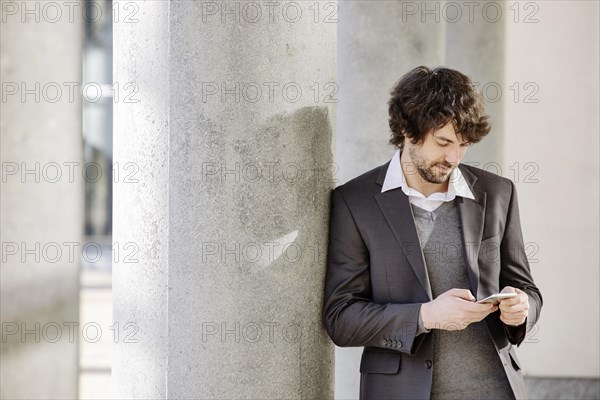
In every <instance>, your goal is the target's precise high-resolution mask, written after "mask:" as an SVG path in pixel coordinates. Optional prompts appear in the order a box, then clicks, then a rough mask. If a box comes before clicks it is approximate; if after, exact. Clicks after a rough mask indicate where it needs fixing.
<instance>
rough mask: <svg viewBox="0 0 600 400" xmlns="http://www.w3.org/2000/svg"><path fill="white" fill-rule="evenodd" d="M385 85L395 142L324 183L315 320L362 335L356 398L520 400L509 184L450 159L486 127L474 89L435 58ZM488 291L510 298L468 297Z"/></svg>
mask: <svg viewBox="0 0 600 400" xmlns="http://www.w3.org/2000/svg"><path fill="white" fill-rule="evenodd" d="M391 94H392V97H391V99H390V101H389V114H390V119H389V125H390V129H391V131H392V136H391V139H390V143H391V144H393V145H394V146H396V147H397V148H398V149H397V151H396V153H395V154H394V156H393V158H392V159H391V160H390V161H389V162H387V163H385V164H384V165H382V166H379V167H377V168H375V169H373V170H371V171H368V172H366V173H364V174H362V175H360V176H358V177H356V178H354V179H352V180H350V181H349V182H347V183H345V184H344V185H341V186H339V187H337V188H335V189H334V190H333V192H332V194H331V219H330V232H329V249H328V257H327V259H328V266H327V277H326V284H325V298H324V308H323V322H324V326H325V329H326V330H327V332H328V334H329V336H330V337H331V339H332V340H333V342H334V343H335V344H336V345H338V346H364V351H363V354H362V359H361V364H360V372H361V379H360V399H364V400H366V399H430V398H431V399H438V398H440V399H441V398H443V399H469V398H473V399H484V398H493V399H506V398H526V396H527V395H526V391H525V386H524V382H523V377H522V374H521V371H520V369H521V368H520V363H519V361H518V359H517V357H516V354H515V351H514V349H513V346H512V345H514V344H516V345H517V346H519V345H520V344H521V343H522V342H523V340H524V338H525V336H526V335H527V333H528V332H529V331H530V329H531V328H532V326H533V325H534V324H535V323H536V322H537V320H538V317H539V313H540V309H541V306H542V296H541V294H540V291H539V290H538V288H537V287H536V285H535V284H534V282H533V279H532V276H531V272H530V268H529V264H528V261H527V257H526V255H525V251H524V244H523V237H522V233H521V225H520V220H519V208H518V203H517V193H516V190H515V185H514V183H513V182H512V181H510V180H509V179H506V178H503V177H501V176H498V175H495V174H492V173H490V172H486V171H484V170H482V169H479V168H475V167H471V166H467V165H463V164H460V162H461V159H462V158H463V157H464V155H465V152H466V151H467V148H468V146H469V145H471V144H474V143H477V142H479V141H480V140H481V139H482V138H483V137H484V136H485V135H486V134H488V133H489V131H490V125H489V124H488V122H487V120H488V118H489V117H488V116H486V115H484V110H483V102H482V99H481V96H480V95H479V94H478V93H477V92H476V90H475V89H474V87H473V85H472V82H471V81H470V80H469V78H468V77H467V76H465V75H463V74H462V73H460V72H458V71H455V70H451V69H448V68H441V67H440V68H436V69H434V70H430V69H428V68H426V67H418V68H415V69H413V70H412V71H410V72H409V73H408V74H406V75H405V76H403V77H402V79H401V80H400V81H399V82H398V84H397V85H396V87H395V88H394V89H393V90H392V93H391ZM498 292H503V293H506V292H515V293H517V295H516V297H513V298H510V299H505V300H502V301H501V302H500V303H499V304H498V305H494V304H482V303H477V302H476V300H481V299H483V298H484V297H487V296H489V295H491V294H494V293H498Z"/></svg>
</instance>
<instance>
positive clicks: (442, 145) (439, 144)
mask: <svg viewBox="0 0 600 400" xmlns="http://www.w3.org/2000/svg"><path fill="white" fill-rule="evenodd" d="M438 146H440V147H447V146H448V143H446V144H441V143H439V142H438Z"/></svg>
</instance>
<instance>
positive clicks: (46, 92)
mask: <svg viewBox="0 0 600 400" xmlns="http://www.w3.org/2000/svg"><path fill="white" fill-rule="evenodd" d="M54 4H55V7H54V8H53V9H52V10H50V9H48V8H46V7H44V6H45V5H44V2H8V1H3V2H0V14H1V15H0V19H1V21H2V22H1V27H0V82H1V96H2V99H1V103H0V115H1V117H0V141H1V145H0V160H1V166H2V178H1V179H0V186H1V187H0V219H1V221H2V223H1V225H0V236H1V238H2V243H1V246H2V258H1V259H0V263H1V264H0V284H1V291H0V293H1V295H0V297H1V299H0V315H1V317H2V318H1V319H2V321H1V323H2V341H1V344H0V347H1V354H0V359H1V360H2V361H1V363H2V366H1V368H0V386H1V387H2V390H1V394H0V397H1V398H3V399H32V398H36V399H49V398H60V399H74V398H77V392H78V350H77V348H78V338H79V334H78V332H79V330H78V328H77V324H78V321H79V262H80V256H81V251H82V247H81V245H82V239H83V238H82V234H83V209H84V205H83V201H84V200H83V199H84V197H83V182H82V168H83V154H82V151H83V146H82V132H81V96H80V90H81V78H82V77H81V60H82V48H83V37H84V31H83V21H82V18H81V15H82V14H81V11H82V4H81V3H78V2H71V3H70V4H69V7H72V10H75V12H74V13H73V19H70V18H69V16H68V9H66V8H62V5H60V4H58V3H54ZM56 10H58V11H59V12H60V15H59V14H56V13H55V11H56ZM71 89H73V92H72V94H73V95H72V96H71Z"/></svg>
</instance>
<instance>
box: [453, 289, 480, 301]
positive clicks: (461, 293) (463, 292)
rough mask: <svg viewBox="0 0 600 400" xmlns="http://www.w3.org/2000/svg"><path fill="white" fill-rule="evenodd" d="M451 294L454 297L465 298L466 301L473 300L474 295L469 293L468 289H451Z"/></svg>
mask: <svg viewBox="0 0 600 400" xmlns="http://www.w3.org/2000/svg"><path fill="white" fill-rule="evenodd" d="M452 294H453V295H454V296H456V297H460V298H461V299H465V300H468V301H474V300H475V297H474V296H473V294H472V293H471V291H470V290H469V289H456V288H455V289H452Z"/></svg>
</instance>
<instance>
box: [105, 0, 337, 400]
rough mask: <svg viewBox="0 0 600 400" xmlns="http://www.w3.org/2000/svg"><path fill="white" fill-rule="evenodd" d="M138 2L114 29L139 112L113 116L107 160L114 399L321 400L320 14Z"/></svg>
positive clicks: (123, 78) (326, 101) (327, 84)
mask: <svg viewBox="0 0 600 400" xmlns="http://www.w3.org/2000/svg"><path fill="white" fill-rule="evenodd" d="M135 4H136V6H137V7H138V12H137V14H136V16H135V19H136V20H137V21H135V22H132V23H125V22H124V23H117V24H116V26H115V53H114V54H115V75H114V76H115V78H114V79H115V81H116V82H119V83H120V84H121V87H123V85H125V84H126V83H129V82H131V83H133V84H134V85H133V86H131V87H132V88H133V87H135V88H136V89H135V90H136V94H135V96H134V98H137V99H139V102H138V103H132V102H129V103H126V102H124V101H121V102H119V103H117V104H116V105H115V136H114V156H115V162H116V164H117V165H119V166H120V168H125V164H127V163H130V164H129V166H130V167H128V168H130V169H129V170H127V171H128V172H132V171H134V173H132V174H131V175H130V179H126V180H118V181H116V182H115V189H114V207H115V208H114V222H113V223H114V241H115V242H118V243H119V245H120V246H130V250H129V251H128V252H122V254H121V255H122V257H121V258H120V259H119V260H116V262H115V264H114V278H113V290H114V319H115V322H119V323H121V325H122V326H124V324H126V323H131V325H129V329H130V330H129V332H130V333H131V336H130V340H129V342H126V341H125V340H122V341H119V342H118V343H116V345H115V347H114V364H113V393H114V396H115V397H118V398H272V399H274V398H332V397H333V355H334V354H333V345H332V343H331V341H330V340H329V338H328V337H327V335H326V333H325V332H324V330H323V329H322V327H321V308H322V297H323V281H324V273H325V266H326V245H327V227H328V226H327V223H326V221H327V220H328V212H329V201H328V200H329V191H330V189H331V188H332V187H333V186H334V182H333V174H334V172H335V169H334V167H333V164H332V163H333V153H332V140H333V131H334V126H335V115H334V104H335V103H334V102H333V101H331V100H330V99H332V100H335V97H334V96H335V93H336V92H337V89H336V84H335V79H336V71H335V68H336V51H335V49H336V47H335V46H336V23H335V21H331V22H326V21H327V17H328V15H329V14H330V13H331V9H328V8H326V7H327V5H325V4H324V3H323V4H318V5H317V7H318V9H317V8H315V5H314V4H313V3H305V2H296V3H290V4H291V5H289V6H287V5H285V4H284V3H277V5H273V4H269V3H260V2H259V3H245V2H218V3H217V2H215V3H212V2H192V1H181V2H179V1H174V2H163V1H160V2H159V1H157V2H139V3H135ZM247 4H250V5H249V6H248V5H247ZM328 4H330V5H331V4H334V5H335V3H328ZM332 96H333V97H332ZM121 176H122V177H125V174H122V175H121ZM127 254H130V255H131V257H130V258H129V259H127V258H125V257H126V256H127Z"/></svg>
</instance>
